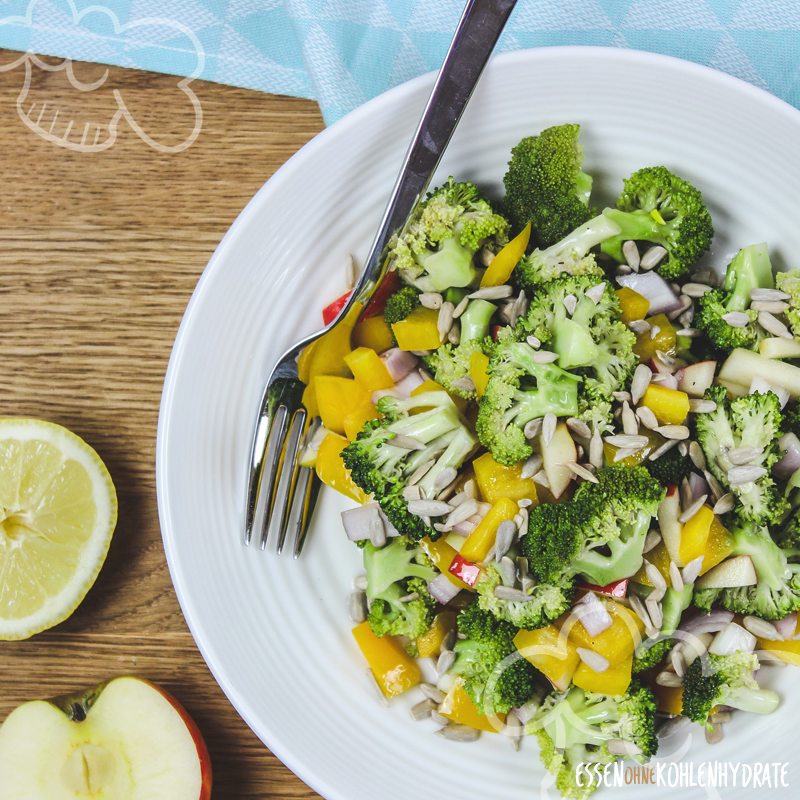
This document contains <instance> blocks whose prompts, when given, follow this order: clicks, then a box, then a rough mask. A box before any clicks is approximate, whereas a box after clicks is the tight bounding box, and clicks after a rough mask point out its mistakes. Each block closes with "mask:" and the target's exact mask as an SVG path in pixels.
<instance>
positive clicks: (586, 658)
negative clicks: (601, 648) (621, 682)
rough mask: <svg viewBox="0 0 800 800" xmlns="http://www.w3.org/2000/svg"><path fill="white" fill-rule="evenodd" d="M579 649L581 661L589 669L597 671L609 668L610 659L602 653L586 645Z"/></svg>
mask: <svg viewBox="0 0 800 800" xmlns="http://www.w3.org/2000/svg"><path fill="white" fill-rule="evenodd" d="M577 650H578V655H579V656H580V657H581V661H583V663H584V664H586V666H587V667H589V669H591V670H594V671H595V672H605V671H606V670H607V669H608V666H609V664H608V659H607V658H603V656H601V655H600V653H595V651H594V650H588V649H587V648H585V647H579V648H577Z"/></svg>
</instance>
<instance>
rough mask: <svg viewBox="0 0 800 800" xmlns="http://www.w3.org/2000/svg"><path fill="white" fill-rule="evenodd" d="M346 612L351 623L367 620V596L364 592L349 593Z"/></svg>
mask: <svg viewBox="0 0 800 800" xmlns="http://www.w3.org/2000/svg"><path fill="white" fill-rule="evenodd" d="M347 610H348V612H349V614H350V619H351V620H352V621H353V622H363V621H364V620H365V619H366V618H367V596H366V595H365V594H364V592H350V594H349V596H348V598H347Z"/></svg>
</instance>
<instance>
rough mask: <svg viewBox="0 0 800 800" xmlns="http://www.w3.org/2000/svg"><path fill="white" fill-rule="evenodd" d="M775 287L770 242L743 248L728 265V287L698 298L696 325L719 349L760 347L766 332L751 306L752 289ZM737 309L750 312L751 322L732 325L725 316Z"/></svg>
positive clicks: (729, 350)
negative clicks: (762, 329) (760, 326)
mask: <svg viewBox="0 0 800 800" xmlns="http://www.w3.org/2000/svg"><path fill="white" fill-rule="evenodd" d="M773 286H774V278H773V276H772V264H771V263H770V260H769V251H768V249H767V245H766V243H764V244H754V245H749V246H748V247H745V248H743V249H742V250H740V251H739V252H738V253H737V254H736V255H735V256H734V257H733V260H732V261H731V263H730V264H729V265H728V270H727V272H726V275H725V286H724V288H722V289H714V290H713V291H711V292H707V293H706V294H704V295H703V296H702V297H701V298H700V299H699V300H698V305H699V309H698V312H697V315H696V316H695V324H696V326H697V327H698V328H700V329H701V330H703V331H705V333H706V335H707V336H708V338H709V339H710V341H711V344H712V345H713V346H714V347H715V348H717V350H722V351H724V352H725V353H730V352H732V351H733V350H735V349H736V348H737V347H743V348H747V349H750V350H754V349H756V348H757V347H758V343H759V342H760V341H761V339H762V338H763V333H762V332H761V329H760V328H759V327H758V326H757V325H756V318H757V317H758V312H756V311H753V310H751V308H750V292H751V291H752V290H753V289H771V288H772V287H773ZM733 311H738V312H741V313H743V314H746V315H747V316H748V317H749V319H750V321H749V322H748V323H747V324H746V325H744V326H742V327H734V326H733V325H729V324H728V322H726V320H724V319H723V316H724V315H726V314H729V313H730V312H733Z"/></svg>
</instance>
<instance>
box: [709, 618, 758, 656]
mask: <svg viewBox="0 0 800 800" xmlns="http://www.w3.org/2000/svg"><path fill="white" fill-rule="evenodd" d="M755 649H756V637H755V636H753V634H752V633H750V631H748V630H745V629H744V628H743V627H742V626H741V625H737V624H736V623H735V622H730V623H728V624H727V625H726V626H725V627H724V628H723V629H722V630H721V631H720V632H719V633H718V634H717V635H716V636H715V637H714V641H713V642H711V644H710V645H709V647H708V652H709V653H711V654H712V655H715V656H730V655H733V654H734V653H752V652H753V650H755Z"/></svg>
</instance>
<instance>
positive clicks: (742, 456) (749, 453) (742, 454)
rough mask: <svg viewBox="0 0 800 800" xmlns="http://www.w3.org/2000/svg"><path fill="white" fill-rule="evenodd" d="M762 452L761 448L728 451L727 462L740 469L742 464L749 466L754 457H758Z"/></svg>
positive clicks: (737, 448) (738, 448) (739, 448)
mask: <svg viewBox="0 0 800 800" xmlns="http://www.w3.org/2000/svg"><path fill="white" fill-rule="evenodd" d="M763 452H764V448H763V447H736V448H734V449H733V450H728V460H729V461H730V462H731V464H734V465H735V466H737V467H741V466H743V465H744V464H749V463H750V462H751V461H752V460H753V459H754V458H755V457H756V456H760V455H761V454H762V453H763Z"/></svg>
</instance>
